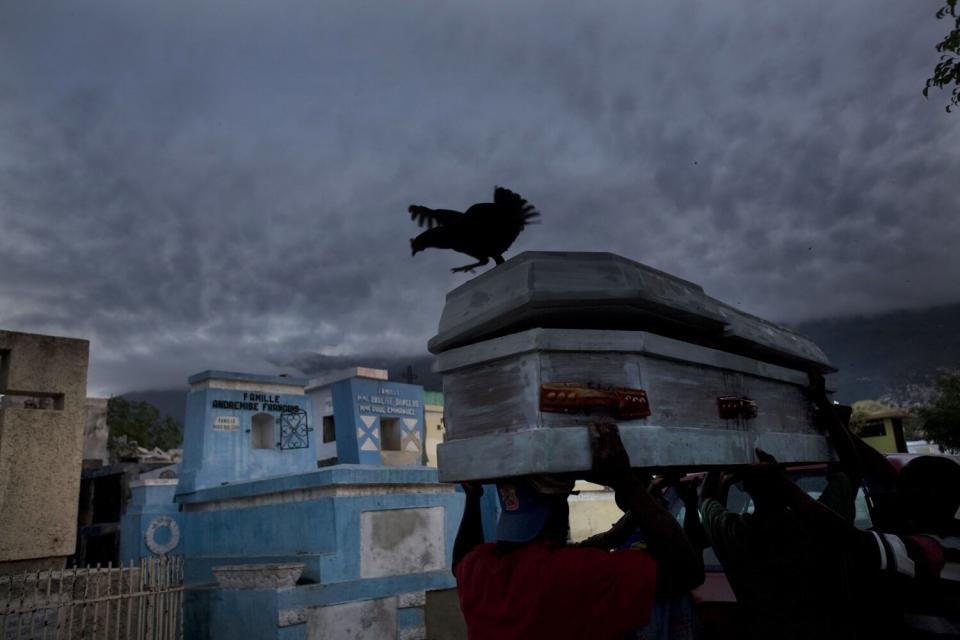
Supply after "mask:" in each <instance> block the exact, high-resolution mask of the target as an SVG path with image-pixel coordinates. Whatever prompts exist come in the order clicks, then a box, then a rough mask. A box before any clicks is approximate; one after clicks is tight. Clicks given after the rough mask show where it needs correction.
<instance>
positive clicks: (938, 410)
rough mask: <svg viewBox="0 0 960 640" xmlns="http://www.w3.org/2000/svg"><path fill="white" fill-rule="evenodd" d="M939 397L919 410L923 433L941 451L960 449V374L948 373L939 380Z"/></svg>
mask: <svg viewBox="0 0 960 640" xmlns="http://www.w3.org/2000/svg"><path fill="white" fill-rule="evenodd" d="M937 391H938V394H937V399H936V401H935V402H934V403H933V404H932V405H931V406H929V407H921V408H920V409H918V410H917V413H919V414H920V417H921V418H923V427H922V429H923V435H924V437H925V438H926V439H927V440H929V441H930V442H936V443H937V444H938V445H939V446H940V449H941V451H960V374H956V373H954V374H947V375H945V376H943V377H942V378H940V379H939V380H938V381H937Z"/></svg>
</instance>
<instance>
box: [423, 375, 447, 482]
mask: <svg viewBox="0 0 960 640" xmlns="http://www.w3.org/2000/svg"><path fill="white" fill-rule="evenodd" d="M423 430H424V436H423V453H424V464H426V465H428V466H431V467H436V466H437V445H438V444H440V443H441V442H443V434H444V432H445V429H444V424H443V393H441V392H440V391H424V392H423Z"/></svg>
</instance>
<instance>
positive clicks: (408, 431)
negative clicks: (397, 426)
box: [400, 418, 420, 451]
mask: <svg viewBox="0 0 960 640" xmlns="http://www.w3.org/2000/svg"><path fill="white" fill-rule="evenodd" d="M419 424H420V421H419V420H417V419H416V418H404V419H403V436H402V437H401V440H400V448H401V449H402V450H403V451H420V429H418V428H417V425H419Z"/></svg>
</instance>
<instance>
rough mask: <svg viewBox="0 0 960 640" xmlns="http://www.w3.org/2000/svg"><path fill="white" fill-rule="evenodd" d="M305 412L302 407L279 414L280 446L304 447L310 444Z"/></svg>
mask: <svg viewBox="0 0 960 640" xmlns="http://www.w3.org/2000/svg"><path fill="white" fill-rule="evenodd" d="M311 431H313V429H311V428H310V425H309V424H308V423H307V412H306V411H305V410H303V409H295V410H292V411H284V412H283V413H281V414H280V448H281V449H306V448H308V447H309V446H310V432H311Z"/></svg>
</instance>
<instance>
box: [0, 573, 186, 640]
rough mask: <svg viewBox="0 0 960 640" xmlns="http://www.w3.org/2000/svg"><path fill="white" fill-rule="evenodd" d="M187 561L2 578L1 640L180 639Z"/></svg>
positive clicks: (0, 588) (0, 602) (0, 586)
mask: <svg viewBox="0 0 960 640" xmlns="http://www.w3.org/2000/svg"><path fill="white" fill-rule="evenodd" d="M182 627H183V558H180V557H171V556H160V557H152V558H142V559H141V560H140V561H139V562H132V561H131V562H130V564H129V565H123V566H117V567H114V566H112V565H107V566H106V567H101V566H99V565H97V566H95V567H85V568H74V569H65V570H62V571H38V572H33V573H22V574H17V575H11V576H0V640H28V639H29V640H48V639H50V640H111V639H112V640H120V639H121V638H122V639H123V640H180V639H181V638H182V637H183V632H182Z"/></svg>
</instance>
